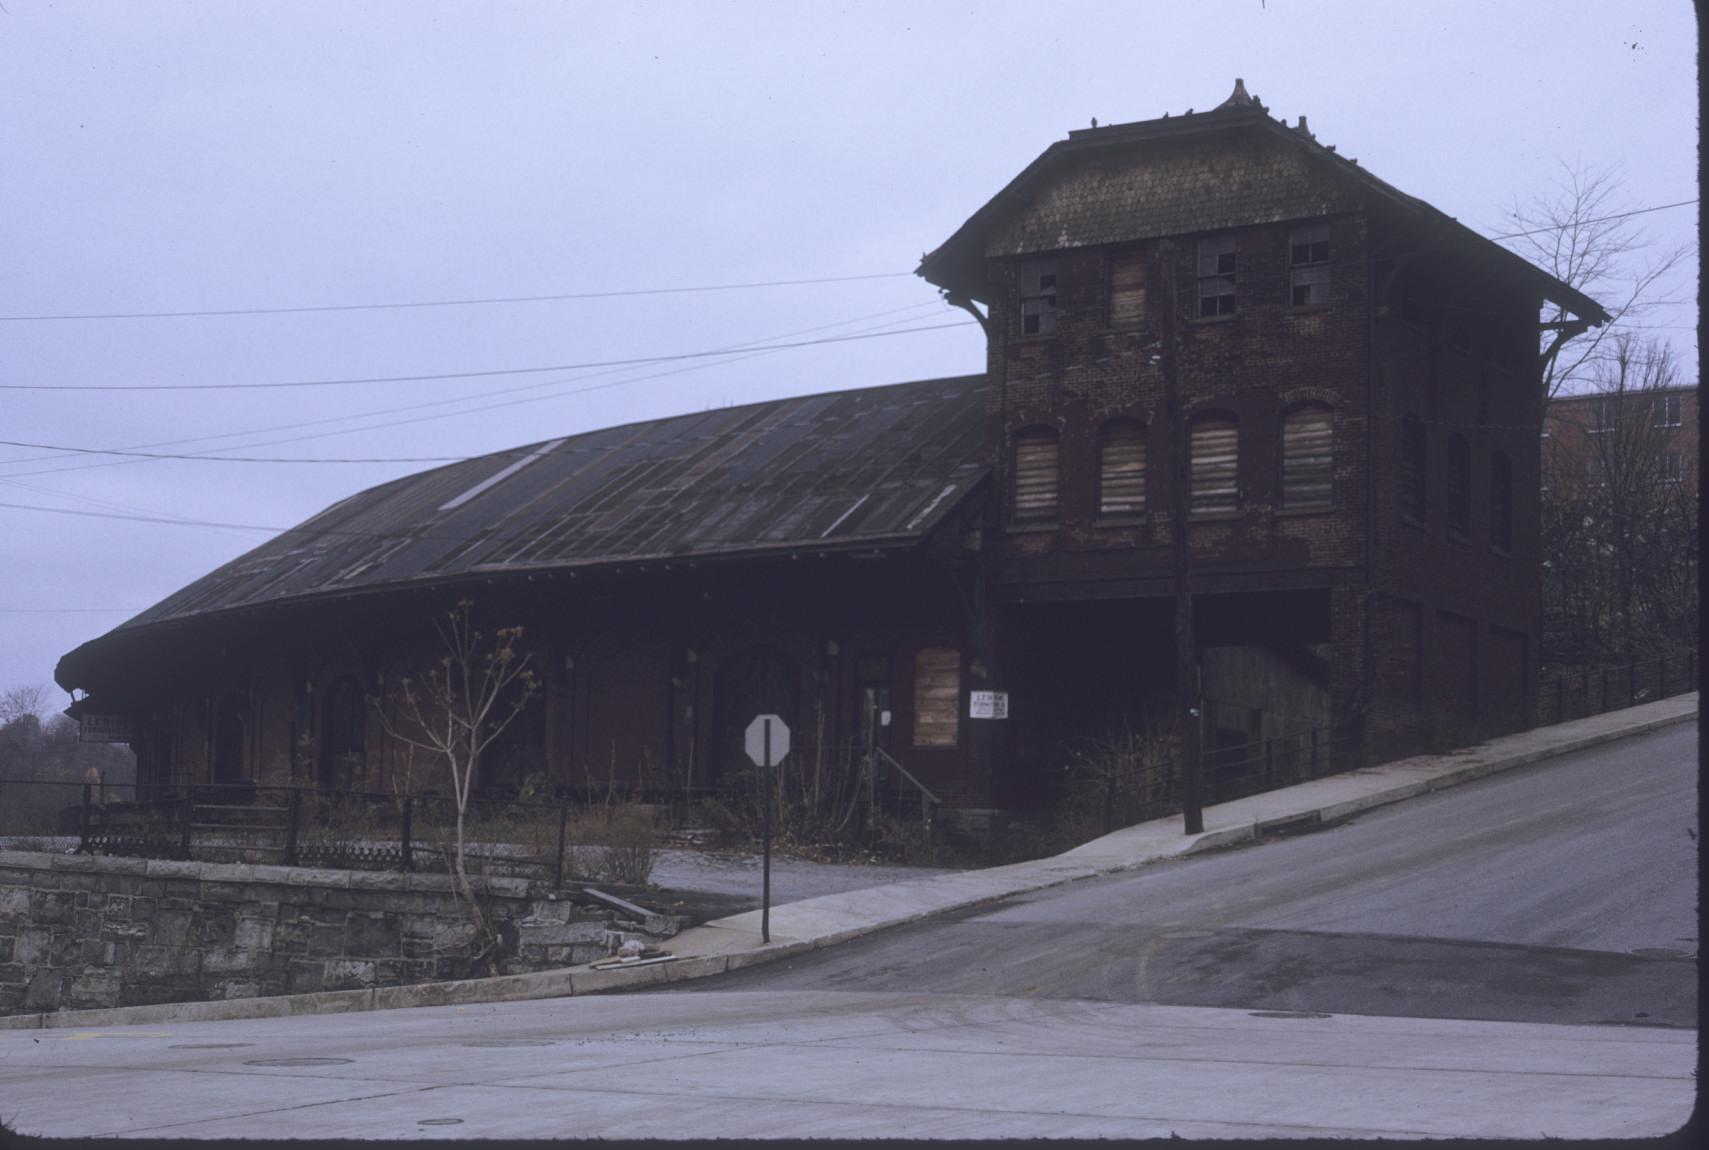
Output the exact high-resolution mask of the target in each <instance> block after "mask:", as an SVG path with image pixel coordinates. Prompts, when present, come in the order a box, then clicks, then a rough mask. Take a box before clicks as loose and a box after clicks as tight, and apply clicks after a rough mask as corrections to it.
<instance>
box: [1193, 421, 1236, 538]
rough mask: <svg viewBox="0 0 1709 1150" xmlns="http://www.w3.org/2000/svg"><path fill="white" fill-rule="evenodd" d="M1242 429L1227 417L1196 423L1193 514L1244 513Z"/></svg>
mask: <svg viewBox="0 0 1709 1150" xmlns="http://www.w3.org/2000/svg"><path fill="white" fill-rule="evenodd" d="M1239 451H1240V425H1239V424H1238V423H1236V422H1235V421H1234V420H1232V419H1230V418H1228V417H1227V416H1221V415H1217V416H1207V417H1205V418H1203V419H1197V420H1194V421H1193V436H1192V450H1191V454H1190V456H1189V458H1190V460H1191V463H1192V485H1191V487H1190V488H1189V495H1190V504H1189V510H1191V511H1192V512H1193V514H1195V515H1198V514H1204V513H1207V512H1214V511H1237V510H1239V509H1240V489H1239V487H1238V485H1237V484H1238V480H1239V472H1240V453H1239Z"/></svg>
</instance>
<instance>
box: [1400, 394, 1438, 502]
mask: <svg viewBox="0 0 1709 1150" xmlns="http://www.w3.org/2000/svg"><path fill="white" fill-rule="evenodd" d="M1428 445H1429V440H1428V439H1427V438H1426V436H1425V433H1424V421H1423V420H1422V419H1420V418H1418V416H1416V415H1409V416H1407V417H1405V418H1404V419H1402V420H1401V421H1400V466H1399V468H1397V469H1396V479H1397V480H1398V486H1399V490H1398V492H1397V494H1398V496H1399V499H1400V513H1401V516H1402V517H1403V518H1405V519H1410V520H1412V521H1413V522H1414V523H1423V522H1424V501H1425V492H1426V491H1428V490H1429V482H1430V453H1429V446H1428Z"/></svg>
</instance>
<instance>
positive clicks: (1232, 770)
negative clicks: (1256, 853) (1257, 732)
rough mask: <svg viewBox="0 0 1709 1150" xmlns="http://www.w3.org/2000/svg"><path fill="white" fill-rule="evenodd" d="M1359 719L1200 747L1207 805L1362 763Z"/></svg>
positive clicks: (1201, 772) (1287, 784) (1201, 773)
mask: <svg viewBox="0 0 1709 1150" xmlns="http://www.w3.org/2000/svg"><path fill="white" fill-rule="evenodd" d="M1362 722H1363V720H1361V719H1352V720H1349V721H1346V722H1342V723H1334V724H1326V725H1323V726H1317V727H1312V728H1310V729H1307V730H1302V731H1295V732H1291V733H1287V734H1278V735H1272V736H1268V737H1260V738H1257V739H1252V740H1250V741H1247V742H1243V743H1235V744H1232V745H1229V744H1226V743H1224V744H1214V743H1213V744H1211V745H1206V746H1204V747H1203V748H1202V749H1201V751H1200V757H1199V762H1200V763H1201V769H1200V777H1201V778H1202V779H1203V780H1204V791H1205V794H1204V802H1205V804H1206V805H1207V806H1208V805H1210V804H1212V803H1226V802H1229V801H1230V800H1233V799H1242V798H1245V797H1247V796H1248V795H1256V794H1261V793H1262V792H1264V791H1272V790H1275V789H1277V788H1278V787H1287V786H1292V785H1293V784H1295V783H1303V782H1307V781H1309V780H1311V779H1318V778H1323V777H1325V776H1327V775H1334V774H1339V773H1341V772H1342V771H1350V770H1353V769H1354V768H1356V767H1359V766H1361V765H1363V764H1362V762H1361V759H1360V755H1359V746H1358V741H1359V734H1360V727H1361V725H1362Z"/></svg>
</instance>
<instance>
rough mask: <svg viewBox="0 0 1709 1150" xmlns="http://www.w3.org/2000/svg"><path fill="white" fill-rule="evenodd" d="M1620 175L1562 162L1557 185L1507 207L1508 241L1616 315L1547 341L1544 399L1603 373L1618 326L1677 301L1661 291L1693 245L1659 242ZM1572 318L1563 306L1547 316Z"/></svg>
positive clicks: (1549, 319) (1621, 328)
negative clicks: (1633, 206)
mask: <svg viewBox="0 0 1709 1150" xmlns="http://www.w3.org/2000/svg"><path fill="white" fill-rule="evenodd" d="M1623 191H1624V189H1623V185H1622V181H1621V180H1620V178H1619V176H1618V175H1617V174H1616V173H1615V172H1613V171H1612V170H1610V169H1607V168H1592V167H1587V166H1585V165H1583V164H1575V163H1567V162H1565V161H1563V162H1562V163H1561V176H1560V179H1558V180H1557V181H1556V183H1555V187H1554V189H1553V190H1552V191H1549V192H1545V193H1540V194H1538V195H1535V196H1533V197H1532V198H1531V199H1529V200H1525V201H1515V203H1514V204H1513V205H1512V206H1511V207H1510V208H1508V209H1507V216H1508V219H1509V220H1510V221H1511V222H1512V224H1513V225H1514V231H1515V232H1517V233H1518V234H1517V235H1514V236H1512V237H1510V238H1509V239H1508V241H1507V242H1508V245H1509V246H1510V247H1512V248H1513V250H1514V251H1516V252H1517V253H1519V254H1520V255H1522V256H1524V257H1525V258H1526V259H1528V260H1530V261H1531V262H1532V263H1534V264H1537V265H1538V266H1539V267H1541V268H1543V269H1544V270H1545V271H1547V272H1549V273H1550V274H1551V275H1553V276H1554V277H1555V278H1556V279H1558V280H1560V281H1561V282H1562V283H1565V284H1567V285H1569V286H1571V287H1574V288H1577V289H1578V290H1579V291H1581V292H1583V293H1585V294H1586V295H1588V296H1590V297H1591V298H1592V299H1595V300H1596V301H1597V302H1599V303H1601V304H1602V305H1603V306H1604V307H1605V308H1607V310H1608V314H1609V316H1610V317H1611V318H1610V320H1609V322H1608V323H1606V324H1603V325H1602V326H1601V327H1598V328H1591V329H1590V330H1589V331H1588V332H1586V333H1585V334H1584V335H1582V336H1579V337H1577V338H1576V339H1573V340H1572V342H1571V343H1570V344H1569V343H1567V341H1566V339H1563V338H1562V336H1561V334H1560V333H1558V332H1557V333H1555V334H1554V335H1552V336H1550V337H1547V339H1546V345H1545V346H1544V348H1543V354H1544V360H1543V398H1544V402H1545V403H1546V402H1547V401H1549V400H1551V399H1553V398H1554V397H1555V396H1556V395H1557V394H1559V393H1561V392H1563V391H1565V392H1568V393H1570V392H1572V391H1574V390H1577V389H1578V388H1580V387H1582V386H1585V385H1587V384H1589V383H1591V382H1592V381H1593V380H1595V379H1596V376H1597V372H1598V371H1599V370H1600V369H1602V368H1604V367H1606V363H1607V360H1608V357H1609V356H1610V354H1611V353H1612V351H1613V340H1614V338H1615V337H1616V335H1617V334H1619V333H1621V332H1622V331H1626V332H1627V334H1629V330H1630V329H1629V328H1627V327H1626V326H1625V325H1628V324H1630V323H1632V321H1634V320H1636V319H1638V318H1639V317H1640V316H1642V315H1643V314H1645V313H1646V312H1647V311H1648V310H1650V309H1652V308H1655V307H1657V306H1660V305H1662V304H1665V303H1669V302H1673V301H1671V300H1668V299H1665V298H1662V297H1661V296H1659V295H1657V291H1658V288H1659V286H1660V284H1661V283H1662V281H1663V280H1664V279H1665V278H1666V277H1667V276H1668V275H1669V274H1670V273H1671V272H1673V271H1674V269H1675V268H1677V267H1679V266H1681V264H1682V263H1683V261H1685V260H1686V259H1688V258H1689V256H1690V254H1691V248H1690V246H1689V245H1684V246H1680V247H1673V248H1666V249H1658V248H1657V247H1656V245H1655V242H1654V241H1653V240H1652V239H1651V237H1650V236H1649V235H1648V234H1647V233H1646V232H1645V231H1644V229H1643V227H1642V225H1641V224H1639V223H1637V222H1635V220H1636V217H1634V216H1633V215H1631V214H1629V213H1630V205H1629V203H1628V202H1627V201H1626V199H1625V198H1624V195H1623ZM1566 318H1567V312H1566V309H1564V308H1561V307H1559V306H1556V308H1555V310H1554V312H1553V313H1552V314H1550V315H1547V316H1545V317H1544V321H1545V322H1559V321H1563V320H1565V319H1566Z"/></svg>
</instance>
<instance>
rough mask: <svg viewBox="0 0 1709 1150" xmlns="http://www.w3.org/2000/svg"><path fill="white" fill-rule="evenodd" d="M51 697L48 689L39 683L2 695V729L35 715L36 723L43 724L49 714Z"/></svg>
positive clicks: (0, 722)
mask: <svg viewBox="0 0 1709 1150" xmlns="http://www.w3.org/2000/svg"><path fill="white" fill-rule="evenodd" d="M50 697H51V692H50V691H49V690H48V688H46V687H44V686H42V685H41V684H39V683H31V684H26V685H24V686H19V687H13V688H12V689H11V690H9V691H6V692H5V693H3V694H0V727H4V726H8V725H10V724H11V723H13V722H14V721H16V720H18V719H21V718H23V717H24V716H25V715H34V716H35V718H36V721H37V722H38V723H39V722H41V721H42V718H43V716H45V715H46V714H47V701H48V699H49V698H50Z"/></svg>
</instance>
